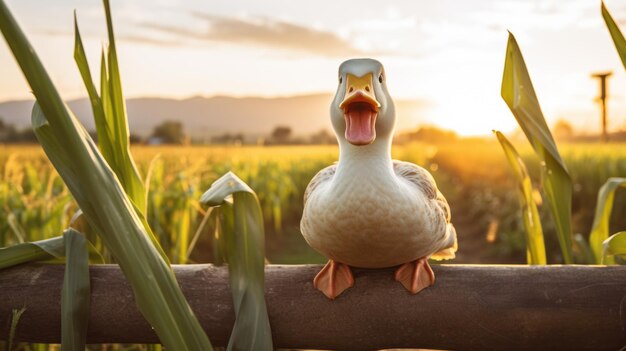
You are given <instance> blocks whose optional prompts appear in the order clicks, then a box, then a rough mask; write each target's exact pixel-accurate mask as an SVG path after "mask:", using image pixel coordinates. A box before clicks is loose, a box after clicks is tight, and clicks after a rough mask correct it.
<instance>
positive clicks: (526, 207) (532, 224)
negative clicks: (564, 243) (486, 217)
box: [494, 131, 547, 265]
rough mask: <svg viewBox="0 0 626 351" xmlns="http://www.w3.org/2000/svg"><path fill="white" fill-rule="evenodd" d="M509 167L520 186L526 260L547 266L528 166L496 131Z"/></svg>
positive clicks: (519, 196) (519, 193)
mask: <svg viewBox="0 0 626 351" xmlns="http://www.w3.org/2000/svg"><path fill="white" fill-rule="evenodd" d="M494 133H495V134H496V137H497V138H498V141H499V142H500V145H501V146H502V149H503V150H504V154H505V155H506V158H507V160H508V161H509V165H510V166H511V169H512V170H513V174H514V175H515V179H516V180H517V184H518V188H517V190H518V198H519V202H520V205H521V207H522V219H523V221H524V228H525V229H526V258H527V262H528V264H533V265H534V264H537V265H540V264H546V263H547V260H546V248H545V244H544V242H543V230H542V229H541V221H540V218H539V211H537V205H536V204H535V200H534V199H533V184H532V181H531V180H530V176H529V175H528V171H527V170H526V164H524V161H523V160H522V158H521V157H520V156H519V154H518V152H517V150H515V147H514V146H513V145H512V144H511V143H510V142H509V140H508V139H507V138H506V137H505V136H504V134H502V133H500V132H498V131H494Z"/></svg>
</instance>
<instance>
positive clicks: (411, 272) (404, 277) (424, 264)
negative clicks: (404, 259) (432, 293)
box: [395, 257, 435, 294]
mask: <svg viewBox="0 0 626 351" xmlns="http://www.w3.org/2000/svg"><path fill="white" fill-rule="evenodd" d="M395 278H396V280H397V281H399V282H400V283H402V285H404V287H405V288H406V289H407V290H408V291H409V292H410V293H411V294H417V293H418V292H420V291H421V290H422V289H425V288H427V287H429V286H431V285H433V284H435V273H434V272H433V270H432V268H430V265H429V264H428V259H427V258H426V257H422V258H420V259H417V260H415V261H411V262H408V263H405V264H403V265H402V266H400V268H398V269H397V270H396V274H395Z"/></svg>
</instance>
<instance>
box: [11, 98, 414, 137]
mask: <svg viewBox="0 0 626 351" xmlns="http://www.w3.org/2000/svg"><path fill="white" fill-rule="evenodd" d="M331 100H332V96H331V95H330V94H311V95H300V96H290V97H276V98H260V97H244V98H235V97H226V96H215V97H210V98H207V97H192V98H188V99H183V100H175V99H167V98H133V99H128V100H127V101H126V107H127V110H128V121H129V125H130V130H131V132H132V133H133V134H137V135H140V136H147V135H150V133H151V132H152V130H153V128H154V126H156V125H158V124H160V123H161V122H163V121H166V120H171V121H180V122H181V123H182V124H183V126H184V129H185V132H186V133H187V134H189V135H190V136H191V137H192V138H209V137H211V136H215V135H220V134H224V133H244V134H247V135H267V134H269V133H271V131H272V130H273V129H274V127H276V126H278V125H282V126H288V127H290V128H291V129H292V131H293V133H294V135H305V134H311V133H314V132H317V131H319V130H322V129H327V130H330V129H331V126H330V122H329V112H328V110H329V105H330V101H331ZM68 105H69V107H70V109H71V110H72V111H73V112H74V114H75V115H76V116H77V117H78V118H79V119H80V120H81V122H82V123H83V124H84V125H85V127H86V128H87V129H88V130H94V129H95V126H94V122H93V118H92V113H91V107H90V105H89V101H88V100H87V99H86V98H83V99H77V100H71V101H69V102H68ZM32 106H33V100H20V101H7V102H2V103H0V119H3V120H4V122H5V123H7V124H13V125H14V126H15V127H17V128H20V129H21V128H26V127H28V126H29V125H30V113H31V109H32ZM425 107H426V103H424V102H420V101H415V100H400V101H396V111H397V116H398V128H399V129H407V128H415V127H416V126H417V124H419V123H420V122H422V121H423V119H422V118H421V116H419V115H418V114H419V113H420V112H423V111H424V109H425Z"/></svg>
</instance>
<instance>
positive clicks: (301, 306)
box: [0, 264, 626, 350]
mask: <svg viewBox="0 0 626 351" xmlns="http://www.w3.org/2000/svg"><path fill="white" fill-rule="evenodd" d="M320 268H321V267H320V266H268V267H267V269H266V300H267V303H268V309H269V314H270V322H271V326H272V332H273V338H274V342H275V345H276V346H277V347H281V348H308V349H338V350H374V349H382V348H410V347H419V348H431V349H455V350H516V349H519V350H521V349H532V350H559V349H564V350H618V349H620V348H621V347H623V346H624V345H626V267H617V266H615V267H594V266H543V267H541V266H486V265H477V266H465V265H441V266H438V265H436V266H433V270H434V271H435V274H436V277H437V281H436V283H435V285H434V286H433V287H430V288H428V289H426V290H424V291H422V292H421V293H419V294H417V295H410V294H409V293H408V292H407V291H406V290H404V288H403V287H402V286H401V285H400V284H399V283H398V282H395V281H394V280H393V270H392V269H383V270H366V269H354V276H355V279H356V284H355V286H354V287H352V288H351V289H349V290H347V291H346V292H345V293H344V294H342V295H341V296H340V297H338V298H337V299H336V300H334V301H330V300H328V299H326V298H325V297H324V296H323V295H322V294H321V293H320V292H319V291H317V290H315V289H313V286H312V283H311V281H312V279H313V276H314V275H315V274H316V273H317V271H318V270H319V269H320ZM174 271H175V272H176V276H177V278H178V280H179V282H180V284H181V286H182V289H183V292H184V294H185V296H186V297H187V299H188V300H189V302H190V304H191V306H192V308H193V310H194V311H195V313H196V315H197V316H198V317H199V319H200V322H201V324H202V325H203V327H204V328H205V330H206V331H207V333H208V335H209V338H210V339H211V341H212V342H213V344H214V345H225V344H226V343H227V340H228V337H229V334H230V330H231V328H232V325H233V323H234V312H233V306H232V301H231V295H230V290H229V287H228V279H227V278H228V271H227V269H226V268H225V267H214V266H212V265H185V266H174ZM62 280H63V266H62V265H43V264H28V265H22V266H18V267H13V268H9V269H5V270H2V271H0V329H1V330H0V339H3V338H4V339H6V337H7V335H8V325H9V321H10V316H11V310H12V309H19V308H22V307H25V308H26V312H25V313H24V314H23V315H22V318H21V320H20V322H19V324H18V327H17V334H16V339H17V340H19V341H29V342H41V343H58V342H59V341H60V339H61V325H60V320H61V319H60V300H61V299H60V291H61V285H62ZM91 284H92V297H91V314H90V318H89V329H88V341H89V343H156V342H158V339H157V337H156V335H155V334H154V332H153V331H152V329H151V328H150V326H149V325H148V324H147V323H146V322H145V320H144V319H143V317H142V316H141V314H140V313H139V311H138V310H137V308H136V306H135V302H134V300H133V296H132V293H131V290H130V286H129V285H128V284H127V282H126V280H125V279H124V276H123V275H122V272H121V271H120V269H119V268H118V267H117V266H114V265H103V266H92V267H91Z"/></svg>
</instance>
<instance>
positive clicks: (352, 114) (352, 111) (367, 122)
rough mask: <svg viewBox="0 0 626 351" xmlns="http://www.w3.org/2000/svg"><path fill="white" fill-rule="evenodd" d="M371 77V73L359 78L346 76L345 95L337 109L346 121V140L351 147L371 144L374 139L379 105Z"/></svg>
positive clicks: (350, 75)
mask: <svg viewBox="0 0 626 351" xmlns="http://www.w3.org/2000/svg"><path fill="white" fill-rule="evenodd" d="M372 77H373V75H372V73H368V74H366V75H364V76H361V77H357V76H355V75H352V74H350V73H348V74H347V75H346V95H345V98H344V99H343V101H342V102H341V103H340V104H339V108H340V109H342V110H343V116H344V118H345V120H346V135H345V136H346V140H348V142H350V143H351V144H353V145H367V144H371V143H372V142H373V141H374V139H376V128H375V127H376V117H377V116H378V109H379V108H380V103H379V102H378V100H376V94H375V93H374V86H373V84H372Z"/></svg>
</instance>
